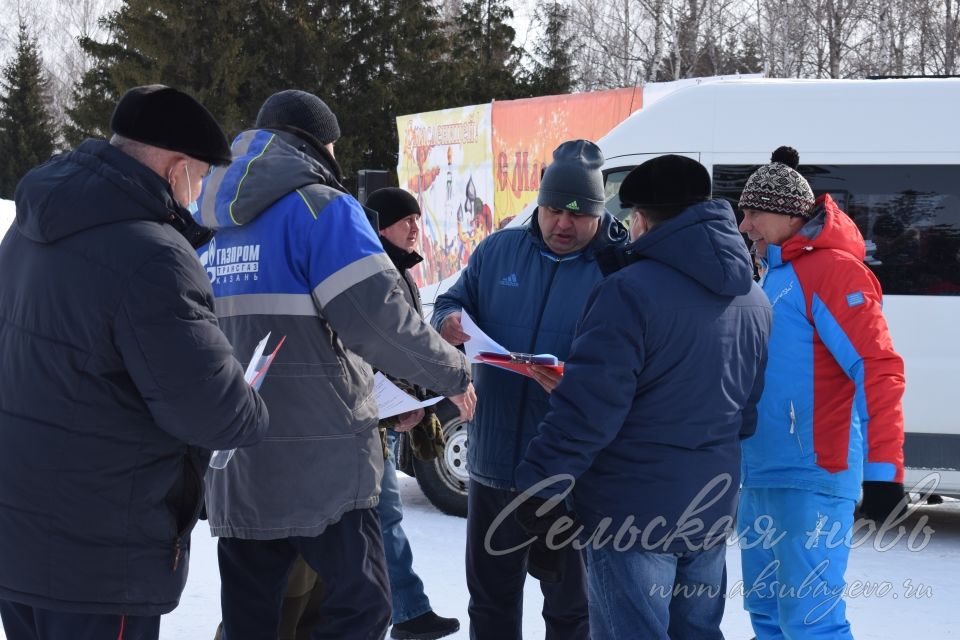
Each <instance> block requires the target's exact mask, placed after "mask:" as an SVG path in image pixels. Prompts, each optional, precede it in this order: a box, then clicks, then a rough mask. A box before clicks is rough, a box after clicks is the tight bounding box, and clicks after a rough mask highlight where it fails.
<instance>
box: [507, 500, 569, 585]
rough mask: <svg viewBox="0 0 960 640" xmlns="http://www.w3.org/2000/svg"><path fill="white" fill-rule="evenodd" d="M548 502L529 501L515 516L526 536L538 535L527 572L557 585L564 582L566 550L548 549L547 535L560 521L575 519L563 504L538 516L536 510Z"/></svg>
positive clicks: (531, 548) (542, 580)
mask: <svg viewBox="0 0 960 640" xmlns="http://www.w3.org/2000/svg"><path fill="white" fill-rule="evenodd" d="M545 502H546V500H544V499H543V498H538V497H536V496H532V497H530V498H527V499H526V501H524V502H522V503H521V504H520V506H519V507H517V510H516V511H514V513H513V517H514V519H515V520H516V521H517V524H519V525H520V528H521V529H523V531H524V533H526V534H527V535H528V536H531V537H532V536H537V539H536V540H535V541H534V543H533V544H532V545H530V552H529V555H528V556H527V573H529V574H530V575H531V576H533V577H534V578H536V579H537V580H539V581H540V582H552V583H557V582H560V581H561V580H562V579H563V574H564V571H565V569H566V561H567V554H566V553H565V549H551V548H550V547H549V546H547V540H546V538H547V533H548V532H549V531H550V528H551V527H552V526H553V525H554V523H555V522H557V521H558V520H559V519H560V518H562V517H564V516H566V517H568V518H571V519H574V520H575V517H574V514H573V513H572V512H570V511H569V510H568V509H567V508H566V507H565V506H564V505H563V503H562V502H561V503H560V504H558V505H557V506H555V507H554V508H553V509H551V510H550V511H548V512H547V513H545V514H544V515H542V516H539V515H537V510H538V509H540V507H542V506H543V505H544V503H545Z"/></svg>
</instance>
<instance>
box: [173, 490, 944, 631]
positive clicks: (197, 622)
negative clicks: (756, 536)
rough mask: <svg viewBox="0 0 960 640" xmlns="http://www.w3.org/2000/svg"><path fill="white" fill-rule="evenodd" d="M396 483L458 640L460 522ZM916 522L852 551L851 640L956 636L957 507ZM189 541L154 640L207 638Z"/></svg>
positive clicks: (202, 540)
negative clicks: (175, 598) (184, 565)
mask: <svg viewBox="0 0 960 640" xmlns="http://www.w3.org/2000/svg"><path fill="white" fill-rule="evenodd" d="M400 485H401V491H402V493H403V500H404V504H405V506H406V511H405V518H404V529H405V530H406V532H407V536H408V537H409V538H410V541H411V544H412V545H413V557H414V565H415V567H416V569H417V572H418V573H419V574H420V577H421V578H422V579H423V582H424V584H425V585H426V588H427V595H429V596H430V599H431V601H432V604H433V606H434V609H435V610H436V611H437V613H439V614H440V615H444V616H457V617H458V618H460V621H461V625H462V629H461V631H460V633H458V634H456V635H454V636H451V637H452V638H458V639H466V638H467V637H468V633H467V600H468V595H467V587H466V583H465V578H464V569H463V549H464V540H465V535H466V529H465V522H466V521H465V520H463V519H461V518H454V517H450V516H445V515H442V514H440V513H439V512H438V511H436V510H435V509H434V508H433V507H432V506H431V505H430V504H429V503H428V502H427V500H426V498H424V497H423V494H422V493H420V489H419V487H418V486H417V483H416V481H415V480H414V479H413V478H408V477H406V476H403V475H401V477H400ZM923 517H927V518H929V521H928V522H927V523H926V526H928V527H930V528H931V529H932V530H933V533H932V534H930V537H929V541H928V544H927V545H926V546H925V547H924V548H923V549H921V550H918V551H911V550H910V549H909V548H908V538H907V536H904V537H903V539H901V540H900V541H899V543H898V544H896V545H895V546H893V548H891V549H889V550H886V551H877V550H876V549H875V548H874V546H873V544H864V545H862V546H860V547H858V548H856V549H854V551H853V555H852V558H851V561H850V568H849V570H848V572H847V579H848V582H849V583H851V584H853V583H854V581H861V582H863V583H869V585H870V587H867V586H866V584H865V586H864V587H863V589H862V593H860V594H859V595H856V596H854V597H850V598H848V603H849V604H848V611H849V618H850V621H851V623H852V624H853V630H854V635H855V636H856V638H857V639H858V640H889V639H893V638H897V639H899V638H917V639H923V640H939V639H947V638H960V612H958V603H960V581H958V580H957V579H956V577H955V576H956V574H957V570H958V567H960V502H950V503H948V504H944V505H940V506H936V507H920V508H919V509H918V511H917V512H916V513H915V514H914V515H913V516H911V517H910V519H909V520H908V521H907V523H906V525H907V527H908V530H909V531H914V530H917V531H918V532H919V531H920V529H921V528H922V526H921V527H919V528H918V525H922V523H921V521H920V519H921V518H923ZM892 539H893V536H888V537H887V542H892ZM921 540H922V536H918V537H917V538H916V539H915V540H914V545H913V546H914V548H916V547H917V546H920V542H921ZM193 545H194V546H193V549H194V550H193V557H192V558H191V561H190V578H189V580H188V581H187V588H186V591H185V592H184V594H183V599H182V600H181V602H180V606H179V608H177V610H176V611H174V612H173V613H172V614H170V615H168V616H166V617H164V619H163V623H162V625H161V629H160V637H161V638H163V639H165V640H184V639H191V640H192V639H194V638H197V639H204V640H205V639H208V638H212V637H213V631H214V629H215V628H216V626H217V622H218V621H219V619H220V612H219V606H220V605H219V589H220V582H219V575H218V571H217V558H216V542H215V540H214V539H213V538H210V537H209V531H208V529H207V527H206V524H205V523H201V525H200V527H198V529H197V531H196V532H195V533H194V536H193ZM727 564H728V571H729V583H730V584H729V588H730V589H733V588H734V587H735V586H736V584H737V581H739V580H740V559H739V554H738V551H737V550H736V549H730V550H729V551H728V553H727ZM908 581H909V583H908ZM883 583H889V584H890V585H891V587H890V591H889V592H888V593H886V594H885V595H878V594H877V593H876V592H875V591H872V592H871V591H870V590H869V589H870V588H871V587H872V589H874V590H875V589H876V587H877V585H878V584H883ZM905 584H911V585H912V586H913V588H914V590H915V591H916V592H917V593H914V594H913V595H912V596H911V597H908V596H907V590H906V589H905V587H904V585H905ZM884 588H886V587H884ZM542 603H543V598H542V596H541V595H540V589H539V585H538V584H537V582H536V581H535V580H533V579H529V580H528V581H527V587H526V593H525V600H524V624H523V628H524V637H525V638H528V639H531V640H533V639H536V638H543V635H544V627H543V619H542V618H541V617H540V608H541V606H542ZM723 632H724V634H725V635H726V637H727V638H728V640H746V639H747V638H750V637H752V636H753V633H752V631H751V629H750V623H749V620H748V618H747V615H746V613H745V612H744V611H743V605H742V598H741V597H739V596H736V595H734V596H733V597H732V599H731V600H730V601H729V602H728V604H727V608H726V614H725V616H724V620H723ZM625 640H626V639H625Z"/></svg>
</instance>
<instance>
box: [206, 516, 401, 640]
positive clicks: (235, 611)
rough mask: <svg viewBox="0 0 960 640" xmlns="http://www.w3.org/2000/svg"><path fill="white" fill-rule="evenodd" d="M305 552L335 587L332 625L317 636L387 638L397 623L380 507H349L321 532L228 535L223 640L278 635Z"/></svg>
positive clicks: (326, 609) (265, 639) (329, 613)
mask: <svg viewBox="0 0 960 640" xmlns="http://www.w3.org/2000/svg"><path fill="white" fill-rule="evenodd" d="M297 554H300V555H301V556H303V559H304V560H306V562H307V564H309V565H310V566H311V567H312V568H313V570H314V571H316V572H317V575H318V577H319V579H320V580H321V581H323V584H324V585H325V586H326V587H327V591H326V593H325V596H324V598H323V601H322V602H321V603H320V607H319V614H320V615H321V616H322V617H323V620H324V624H322V625H319V626H318V627H316V628H315V629H314V632H313V635H312V636H311V638H312V640H324V639H327V638H330V639H331V640H332V639H334V638H336V639H337V640H380V639H382V638H383V637H384V636H385V635H386V633H387V627H388V626H389V625H390V583H389V581H388V579H387V568H386V562H385V561H384V556H383V542H382V540H381V538H380V521H379V520H378V519H377V514H376V510H375V509H359V510H355V511H348V512H347V513H346V514H344V516H343V518H341V520H340V521H339V522H337V523H336V524H333V525H331V526H329V527H327V529H326V530H325V531H324V532H323V533H322V534H320V535H319V536H316V537H314V538H299V537H295V538H281V539H278V540H241V539H238V538H220V541H219V546H218V555H219V559H220V583H221V591H220V606H221V609H222V613H223V640H274V639H275V638H276V637H277V634H278V630H279V627H280V606H281V602H282V601H283V594H284V591H285V590H286V587H287V575H288V574H289V573H290V568H291V567H292V566H293V562H294V560H296V558H297Z"/></svg>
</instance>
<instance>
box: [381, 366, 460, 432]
mask: <svg viewBox="0 0 960 640" xmlns="http://www.w3.org/2000/svg"><path fill="white" fill-rule="evenodd" d="M373 396H374V398H375V399H376V401H377V409H378V412H379V416H380V419H381V420H383V419H384V418H392V417H393V416H398V415H400V414H401V413H409V412H410V411H415V410H417V409H422V408H424V407H429V406H432V405H435V404H437V403H438V402H440V401H441V400H443V396H438V397H436V398H430V399H428V400H424V401H422V402H421V401H420V400H417V399H416V398H414V397H413V396H411V395H410V394H408V393H406V392H404V391H403V390H402V389H401V388H400V387H398V386H397V385H395V384H393V383H392V382H390V379H389V378H387V376H385V375H383V374H382V373H380V372H379V371H378V372H377V373H376V374H374V376H373Z"/></svg>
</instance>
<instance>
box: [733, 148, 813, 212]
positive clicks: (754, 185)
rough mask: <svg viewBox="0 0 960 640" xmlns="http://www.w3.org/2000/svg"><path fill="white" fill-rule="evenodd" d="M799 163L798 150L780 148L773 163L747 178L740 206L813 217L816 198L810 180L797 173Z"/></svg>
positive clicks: (771, 159)
mask: <svg viewBox="0 0 960 640" xmlns="http://www.w3.org/2000/svg"><path fill="white" fill-rule="evenodd" d="M799 165H800V154H799V153H797V151H796V149H793V148H792V147H779V148H778V149H777V150H776V151H774V152H773V155H772V156H771V158H770V164H768V165H765V166H763V167H760V168H759V169H757V170H756V171H754V172H753V175H751V176H750V178H749V179H748V180H747V184H746V186H745V187H744V188H743V193H742V194H741V195H740V208H741V209H756V210H757V211H769V212H771V213H782V214H784V215H788V216H797V217H800V218H809V217H810V212H811V210H812V209H813V203H814V202H815V200H816V198H815V197H814V195H813V189H811V188H810V183H809V182H807V180H806V178H804V177H803V176H802V175H800V174H799V173H798V172H797V167H798V166H799Z"/></svg>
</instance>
